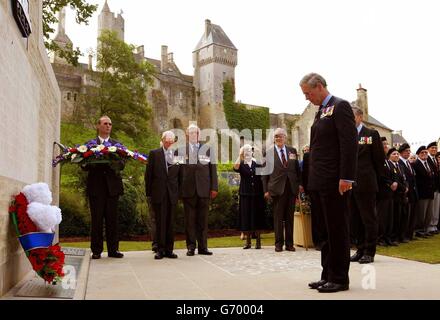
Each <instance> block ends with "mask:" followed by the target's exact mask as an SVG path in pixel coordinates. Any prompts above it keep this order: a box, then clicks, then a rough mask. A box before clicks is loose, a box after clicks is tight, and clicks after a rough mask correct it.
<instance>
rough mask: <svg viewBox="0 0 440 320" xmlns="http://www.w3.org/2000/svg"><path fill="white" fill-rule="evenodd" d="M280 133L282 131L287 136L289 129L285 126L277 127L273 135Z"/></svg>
mask: <svg viewBox="0 0 440 320" xmlns="http://www.w3.org/2000/svg"><path fill="white" fill-rule="evenodd" d="M278 133H282V134H284V136H285V137H287V131H286V129H284V128H276V129H275V131H274V132H273V135H274V136H275V135H276V134H278Z"/></svg>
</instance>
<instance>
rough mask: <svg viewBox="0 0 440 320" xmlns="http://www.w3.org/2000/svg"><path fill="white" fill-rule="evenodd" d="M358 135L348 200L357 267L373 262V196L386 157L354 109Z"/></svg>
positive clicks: (375, 234)
mask: <svg viewBox="0 0 440 320" xmlns="http://www.w3.org/2000/svg"><path fill="white" fill-rule="evenodd" d="M353 113H354V118H355V122H356V128H357V132H358V155H357V171H356V185H355V186H354V188H353V194H352V197H351V217H352V225H353V226H354V229H355V230H356V231H357V232H356V234H355V237H356V246H357V252H356V253H355V254H354V255H353V256H352V257H351V258H350V261H358V262H359V263H371V262H374V255H375V254H376V241H377V230H378V224H377V211H376V193H377V192H378V191H379V187H378V178H379V177H380V176H381V175H383V163H384V161H385V155H384V153H383V146H382V143H381V141H380V135H379V133H378V132H377V131H376V130H372V129H370V128H367V127H366V126H365V125H364V124H363V123H362V121H363V115H364V113H363V111H362V110H361V109H360V108H358V107H354V108H353Z"/></svg>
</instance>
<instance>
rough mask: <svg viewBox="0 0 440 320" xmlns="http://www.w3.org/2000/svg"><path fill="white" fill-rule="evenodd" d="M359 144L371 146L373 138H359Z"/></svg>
mask: <svg viewBox="0 0 440 320" xmlns="http://www.w3.org/2000/svg"><path fill="white" fill-rule="evenodd" d="M359 144H373V137H360V138H359Z"/></svg>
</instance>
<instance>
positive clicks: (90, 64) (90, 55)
mask: <svg viewBox="0 0 440 320" xmlns="http://www.w3.org/2000/svg"><path fill="white" fill-rule="evenodd" d="M92 59H93V54H92V53H91V52H89V63H88V69H89V70H92V61H93V60H92Z"/></svg>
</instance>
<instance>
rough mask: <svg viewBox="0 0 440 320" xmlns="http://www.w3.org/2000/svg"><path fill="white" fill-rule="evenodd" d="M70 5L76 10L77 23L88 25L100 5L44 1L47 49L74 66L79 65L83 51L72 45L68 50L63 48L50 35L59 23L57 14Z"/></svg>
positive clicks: (81, 1) (76, 0) (67, 0)
mask: <svg viewBox="0 0 440 320" xmlns="http://www.w3.org/2000/svg"><path fill="white" fill-rule="evenodd" d="M67 5H69V6H70V8H71V9H72V10H75V19H76V22H77V23H84V24H86V25H87V24H88V20H89V18H90V17H91V16H92V14H93V13H94V12H95V11H96V9H97V8H98V5H94V4H88V3H86V1H85V0H43V36H44V44H45V46H46V49H47V50H49V51H51V52H54V53H56V54H57V55H59V56H60V57H61V58H64V59H66V60H67V61H68V62H69V63H71V64H73V65H75V66H76V65H77V64H78V58H79V56H81V55H82V54H81V51H80V50H79V48H78V47H77V48H76V49H73V47H72V45H67V46H66V48H64V49H63V48H61V47H60V46H59V45H57V44H56V43H55V42H54V41H53V40H52V39H50V34H51V33H53V32H55V29H54V28H52V26H53V25H55V24H56V23H58V18H57V17H56V15H57V13H58V12H59V11H60V10H61V9H62V8H64V7H65V6H67Z"/></svg>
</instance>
